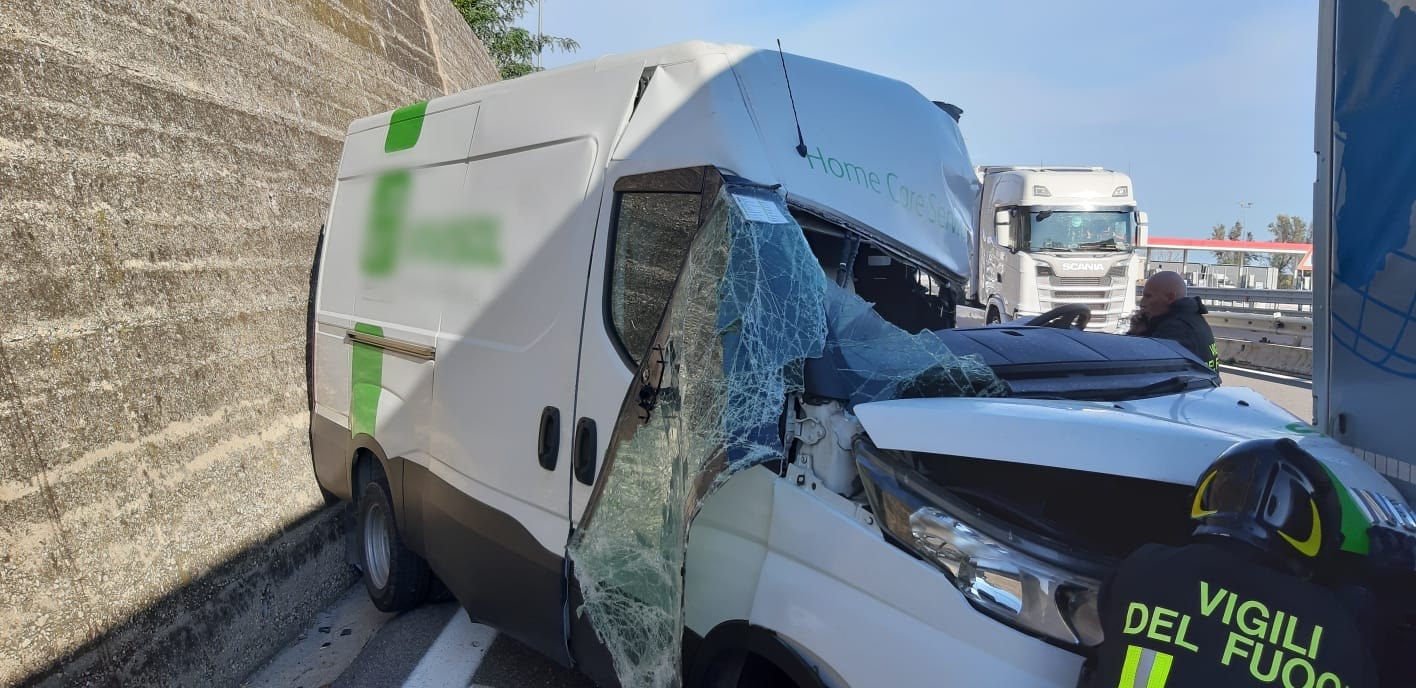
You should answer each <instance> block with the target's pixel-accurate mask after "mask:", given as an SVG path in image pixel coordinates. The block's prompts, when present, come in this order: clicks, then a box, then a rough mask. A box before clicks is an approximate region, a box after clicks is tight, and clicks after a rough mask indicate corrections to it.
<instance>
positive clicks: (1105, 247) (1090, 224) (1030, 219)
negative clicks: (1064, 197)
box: [1023, 208, 1135, 251]
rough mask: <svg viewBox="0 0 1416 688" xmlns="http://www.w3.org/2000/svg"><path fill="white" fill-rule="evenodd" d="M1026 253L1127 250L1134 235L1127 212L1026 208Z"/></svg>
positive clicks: (1128, 211)
mask: <svg viewBox="0 0 1416 688" xmlns="http://www.w3.org/2000/svg"><path fill="white" fill-rule="evenodd" d="M1026 210H1027V211H1028V212H1027V213H1026V215H1025V217H1026V218H1027V219H1026V220H1024V228H1023V232H1024V233H1023V237H1024V246H1025V248H1024V249H1023V250H1025V251H1126V250H1129V249H1130V248H1131V242H1132V240H1133V237H1134V234H1135V226H1134V220H1133V215H1132V213H1131V211H1130V210H1087V211H1076V210H1054V209H1049V208H1028V209H1026Z"/></svg>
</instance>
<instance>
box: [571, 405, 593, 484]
mask: <svg viewBox="0 0 1416 688" xmlns="http://www.w3.org/2000/svg"><path fill="white" fill-rule="evenodd" d="M595 444H596V440H595V421H594V420H592V419H590V418H581V419H580V422H578V423H576V424H575V479H576V480H579V481H580V482H581V483H582V484H584V485H594V484H595Z"/></svg>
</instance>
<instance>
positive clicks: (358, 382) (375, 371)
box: [349, 323, 383, 437]
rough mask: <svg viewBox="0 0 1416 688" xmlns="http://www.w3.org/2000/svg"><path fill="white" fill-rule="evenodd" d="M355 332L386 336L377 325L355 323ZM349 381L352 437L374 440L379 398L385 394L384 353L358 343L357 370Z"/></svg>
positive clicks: (350, 429)
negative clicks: (365, 437) (359, 436)
mask: <svg viewBox="0 0 1416 688" xmlns="http://www.w3.org/2000/svg"><path fill="white" fill-rule="evenodd" d="M354 331H355V332H362V333H364V334H371V335H374V336H375V337H382V336H383V328H382V327H379V326H377V325H365V324H364V323H355V324H354ZM349 379H350V390H349V433H350V434H351V435H368V436H370V437H373V436H374V425H375V423H376V422H377V421H378V416H379V394H380V393H382V392H383V349H380V348H378V347H376V346H369V345H368V344H360V343H359V342H355V343H354V370H353V374H351V375H350V378H349Z"/></svg>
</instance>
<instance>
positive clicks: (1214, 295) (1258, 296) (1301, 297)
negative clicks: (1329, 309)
mask: <svg viewBox="0 0 1416 688" xmlns="http://www.w3.org/2000/svg"><path fill="white" fill-rule="evenodd" d="M1141 291H1142V288H1141V287H1136V297H1137V298H1140V295H1141ZM1186 293H1187V294H1188V295H1190V296H1198V297H1200V300H1201V301H1203V302H1204V304H1205V307H1206V308H1208V309H1209V310H1211V311H1224V312H1226V313H1262V314H1273V313H1282V314H1284V315H1290V314H1291V315H1305V316H1309V317H1311V316H1312V314H1313V292H1311V291H1307V290H1304V289H1224V288H1215V287H1190V288H1189V289H1187V290H1186Z"/></svg>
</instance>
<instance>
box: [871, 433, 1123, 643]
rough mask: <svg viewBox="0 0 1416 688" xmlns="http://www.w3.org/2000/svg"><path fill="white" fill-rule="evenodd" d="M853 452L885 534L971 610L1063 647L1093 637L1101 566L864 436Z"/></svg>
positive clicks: (1097, 632) (1097, 630)
mask: <svg viewBox="0 0 1416 688" xmlns="http://www.w3.org/2000/svg"><path fill="white" fill-rule="evenodd" d="M855 454H856V465H857V467H858V468H859V469H860V475H861V482H862V483H863V484H864V486H865V493H866V496H867V498H868V499H869V500H870V506H871V508H872V509H873V510H874V513H875V515H876V518H877V519H878V520H879V522H880V525H881V527H882V528H883V529H884V530H885V531H886V533H888V534H889V536H890V539H892V540H894V541H895V543H896V544H898V545H900V546H901V547H904V548H905V549H908V550H909V551H911V552H913V553H915V554H917V555H918V556H920V557H921V558H922V559H924V560H926V561H928V562H930V563H932V564H934V565H935V566H938V567H939V568H940V569H941V570H942V571H943V572H944V573H945V575H947V576H948V577H949V580H950V581H952V582H953V584H954V586H955V587H957V588H958V589H959V592H961V593H963V595H964V598H965V599H967V600H968V601H969V603H970V604H972V605H973V606H974V607H975V608H976V609H978V610H979V611H982V612H984V613H985V614H988V615H990V616H992V617H994V618H997V619H999V620H1001V621H1003V622H1005V623H1007V624H1009V625H1011V626H1013V627H1015V628H1018V629H1019V630H1022V631H1024V632H1027V633H1030V634H1033V635H1038V636H1042V637H1044V638H1048V639H1050V640H1053V641H1055V642H1058V643H1062V644H1065V645H1070V646H1092V645H1097V644H1099V643H1100V642H1101V640H1102V633H1101V619H1100V615H1099V614H1098V612H1097V592H1098V589H1099V588H1100V585H1101V583H1100V580H1101V578H1102V575H1103V572H1104V570H1105V569H1104V566H1105V564H1104V563H1102V562H1100V561H1096V560H1090V559H1087V558H1085V557H1083V556H1081V555H1077V554H1072V553H1068V552H1067V551H1066V550H1065V549H1064V547H1063V546H1062V545H1061V544H1060V543H1055V542H1051V541H1048V540H1047V539H1046V538H1043V537H1041V536H1037V535H1031V534H1027V533H1024V532H1020V531H1019V530H1018V529H1017V528H1016V527H1013V526H1009V525H1007V524H1004V523H1002V522H1001V521H998V520H996V519H994V518H991V517H989V516H988V515H986V514H983V513H981V512H980V511H979V510H978V509H977V508H975V507H973V506H971V505H969V504H968V503H967V502H965V501H963V500H962V499H960V498H959V497H957V496H955V495H952V494H949V493H948V492H947V491H946V490H944V489H943V488H940V487H939V486H937V485H935V484H934V483H932V482H930V481H928V480H927V479H925V478H924V477H923V476H922V475H920V474H919V473H917V472H915V471H914V470H913V469H911V468H910V467H909V466H908V464H906V463H905V461H904V460H903V459H900V458H895V457H891V456H889V455H888V454H889V453H888V452H882V451H880V450H878V449H876V448H875V447H874V446H873V445H871V444H870V442H869V441H868V440H865V439H863V438H862V439H857V440H856V443H855Z"/></svg>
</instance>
